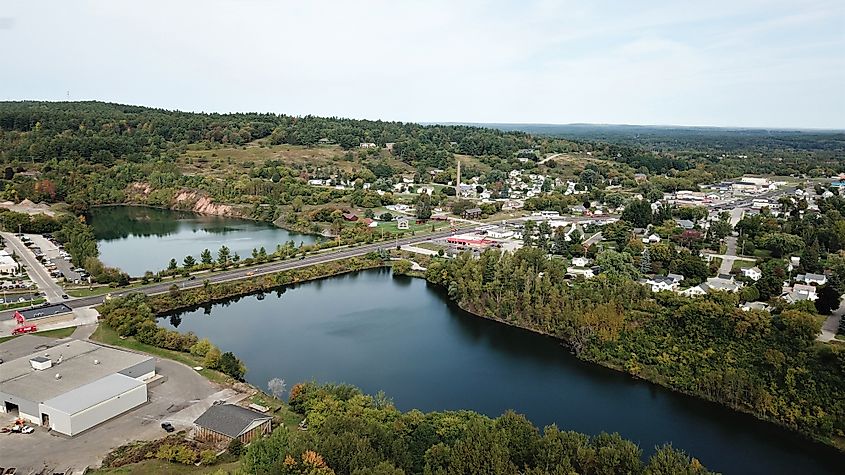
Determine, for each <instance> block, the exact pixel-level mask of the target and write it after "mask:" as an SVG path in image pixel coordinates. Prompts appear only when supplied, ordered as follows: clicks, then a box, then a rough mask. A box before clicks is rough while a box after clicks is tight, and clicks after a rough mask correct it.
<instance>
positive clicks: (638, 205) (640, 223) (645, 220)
mask: <svg viewBox="0 0 845 475" xmlns="http://www.w3.org/2000/svg"><path fill="white" fill-rule="evenodd" d="M651 219H652V216H651V203H649V202H648V201H646V200H631V202H630V203H628V205H627V206H625V209H624V210H623V211H622V220H623V221H626V222H628V223H631V225H632V226H634V227H635V228H644V227H646V226H648V225H649V224H651Z"/></svg>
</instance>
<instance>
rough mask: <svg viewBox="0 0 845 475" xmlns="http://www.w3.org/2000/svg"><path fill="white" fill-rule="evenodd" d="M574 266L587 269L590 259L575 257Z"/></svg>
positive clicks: (573, 259)
mask: <svg viewBox="0 0 845 475" xmlns="http://www.w3.org/2000/svg"><path fill="white" fill-rule="evenodd" d="M572 265H573V266H575V267H587V266H588V265H590V259H588V258H586V257H573V258H572Z"/></svg>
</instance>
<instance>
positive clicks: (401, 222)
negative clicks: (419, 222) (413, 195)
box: [396, 218, 408, 229]
mask: <svg viewBox="0 0 845 475" xmlns="http://www.w3.org/2000/svg"><path fill="white" fill-rule="evenodd" d="M396 228H397V229H408V218H399V219H397V220H396Z"/></svg>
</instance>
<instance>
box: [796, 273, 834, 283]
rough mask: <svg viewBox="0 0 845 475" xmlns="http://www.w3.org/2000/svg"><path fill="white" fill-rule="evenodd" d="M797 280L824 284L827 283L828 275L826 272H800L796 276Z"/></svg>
mask: <svg viewBox="0 0 845 475" xmlns="http://www.w3.org/2000/svg"><path fill="white" fill-rule="evenodd" d="M795 281H796V282H804V283H805V284H808V285H809V284H816V285H824V284H826V283H827V276H825V275H824V274H798V275H796V276H795Z"/></svg>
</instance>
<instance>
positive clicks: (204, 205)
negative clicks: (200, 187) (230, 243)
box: [173, 190, 238, 216]
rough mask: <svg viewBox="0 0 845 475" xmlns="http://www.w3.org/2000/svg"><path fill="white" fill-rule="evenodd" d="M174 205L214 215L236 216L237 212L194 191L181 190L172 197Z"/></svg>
mask: <svg viewBox="0 0 845 475" xmlns="http://www.w3.org/2000/svg"><path fill="white" fill-rule="evenodd" d="M173 204H174V207H176V208H178V209H188V210H191V211H193V212H195V213H201V214H210V215H214V216H238V213H236V212H235V210H234V209H233V208H232V207H231V206H229V205H223V204H218V203H215V202H214V200H212V199H211V198H210V197H208V196H206V195H204V194H201V193H199V192H196V191H191V190H182V191H180V192H178V193H176V196H174V197H173Z"/></svg>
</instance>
